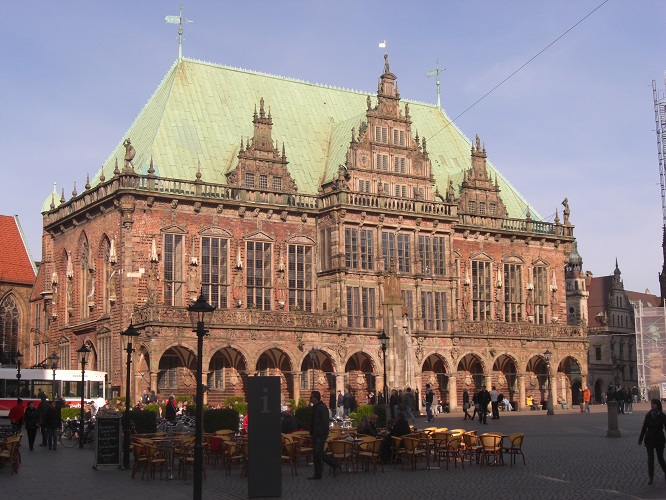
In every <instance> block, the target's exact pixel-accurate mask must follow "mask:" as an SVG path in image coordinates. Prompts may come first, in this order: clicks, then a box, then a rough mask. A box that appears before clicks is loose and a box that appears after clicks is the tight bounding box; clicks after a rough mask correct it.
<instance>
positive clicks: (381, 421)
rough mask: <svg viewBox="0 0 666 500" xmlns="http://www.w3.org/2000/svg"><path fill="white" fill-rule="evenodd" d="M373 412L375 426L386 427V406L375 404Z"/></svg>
mask: <svg viewBox="0 0 666 500" xmlns="http://www.w3.org/2000/svg"><path fill="white" fill-rule="evenodd" d="M373 408H374V413H375V415H377V426H378V427H386V407H385V406H384V405H375V406H374V407H373Z"/></svg>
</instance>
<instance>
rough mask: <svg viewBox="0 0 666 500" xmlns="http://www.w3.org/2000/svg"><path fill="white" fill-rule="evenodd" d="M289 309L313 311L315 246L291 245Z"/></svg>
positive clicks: (289, 251)
mask: <svg viewBox="0 0 666 500" xmlns="http://www.w3.org/2000/svg"><path fill="white" fill-rule="evenodd" d="M288 254H289V310H291V311H306V312H312V299H313V296H314V280H313V272H312V271H313V269H314V258H313V247H312V246H310V245H308V246H304V245H289V249H288Z"/></svg>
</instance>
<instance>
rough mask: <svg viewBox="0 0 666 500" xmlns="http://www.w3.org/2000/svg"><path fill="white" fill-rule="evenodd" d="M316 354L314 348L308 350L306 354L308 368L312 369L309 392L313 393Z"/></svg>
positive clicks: (316, 350)
mask: <svg viewBox="0 0 666 500" xmlns="http://www.w3.org/2000/svg"><path fill="white" fill-rule="evenodd" d="M317 352H319V350H318V349H317V348H315V347H313V348H312V349H310V352H308V355H309V356H310V368H311V369H312V379H311V380H310V390H311V391H314V390H315V371H314V370H315V360H316V359H317Z"/></svg>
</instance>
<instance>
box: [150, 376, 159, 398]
mask: <svg viewBox="0 0 666 500" xmlns="http://www.w3.org/2000/svg"><path fill="white" fill-rule="evenodd" d="M157 375H158V373H157V372H150V388H151V389H152V390H153V391H155V394H157Z"/></svg>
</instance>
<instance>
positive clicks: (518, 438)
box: [502, 432, 525, 465]
mask: <svg viewBox="0 0 666 500" xmlns="http://www.w3.org/2000/svg"><path fill="white" fill-rule="evenodd" d="M523 439H525V434H523V433H522V432H516V433H514V434H509V443H511V444H510V445H509V446H503V447H502V453H508V454H509V456H510V458H511V460H510V463H511V465H513V464H515V463H516V456H517V455H520V456H521V457H523V465H525V455H523Z"/></svg>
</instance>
